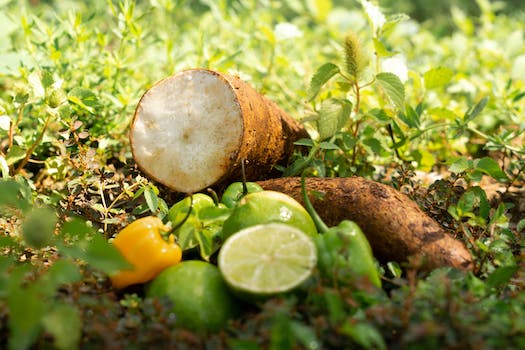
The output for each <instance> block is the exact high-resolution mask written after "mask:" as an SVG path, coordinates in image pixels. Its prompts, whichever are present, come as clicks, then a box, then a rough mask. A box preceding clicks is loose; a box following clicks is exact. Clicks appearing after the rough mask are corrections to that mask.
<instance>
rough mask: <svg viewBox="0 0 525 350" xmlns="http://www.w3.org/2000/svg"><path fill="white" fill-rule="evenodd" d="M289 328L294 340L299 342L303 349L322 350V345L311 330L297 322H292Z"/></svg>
mask: <svg viewBox="0 0 525 350" xmlns="http://www.w3.org/2000/svg"><path fill="white" fill-rule="evenodd" d="M291 328H292V332H293V334H294V336H295V339H297V340H299V342H300V343H301V344H302V345H303V347H304V349H310V350H318V349H321V348H322V344H321V342H320V341H319V339H317V335H316V333H315V330H314V329H313V328H311V327H308V326H306V325H304V324H302V323H300V322H298V321H292V323H291Z"/></svg>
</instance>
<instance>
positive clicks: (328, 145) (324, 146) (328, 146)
mask: <svg viewBox="0 0 525 350" xmlns="http://www.w3.org/2000/svg"><path fill="white" fill-rule="evenodd" d="M319 148H320V149H333V150H340V149H341V148H340V147H339V146H337V145H336V144H335V143H332V142H327V141H323V142H321V143H319Z"/></svg>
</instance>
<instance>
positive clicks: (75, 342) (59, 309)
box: [42, 303, 82, 350]
mask: <svg viewBox="0 0 525 350" xmlns="http://www.w3.org/2000/svg"><path fill="white" fill-rule="evenodd" d="M42 321H43V322H42V323H43V325H44V328H45V330H46V331H47V332H48V333H49V334H51V335H52V336H53V340H54V345H55V346H56V348H57V349H60V350H69V349H78V346H79V343H80V337H81V335H82V318H81V316H80V312H79V311H78V310H77V308H75V307H74V306H72V305H69V304H65V303H57V304H55V305H53V307H52V308H51V310H49V311H48V312H47V313H46V315H45V316H44V318H43V320H42Z"/></svg>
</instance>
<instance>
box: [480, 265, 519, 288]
mask: <svg viewBox="0 0 525 350" xmlns="http://www.w3.org/2000/svg"><path fill="white" fill-rule="evenodd" d="M517 271H518V265H510V266H500V267H498V268H497V269H496V270H494V272H492V273H491V274H490V275H489V276H488V277H487V280H486V284H487V286H488V287H489V288H499V287H502V286H504V285H507V284H508V283H509V281H510V279H511V278H512V276H514V274H515V273H516V272H517Z"/></svg>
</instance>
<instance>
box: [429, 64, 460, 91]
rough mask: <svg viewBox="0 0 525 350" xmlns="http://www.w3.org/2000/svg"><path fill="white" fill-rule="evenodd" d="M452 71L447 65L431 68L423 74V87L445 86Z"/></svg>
mask: <svg viewBox="0 0 525 350" xmlns="http://www.w3.org/2000/svg"><path fill="white" fill-rule="evenodd" d="M453 76H454V72H453V71H452V70H451V69H450V68H447V67H437V68H432V69H430V70H428V71H426V72H425V74H423V79H424V80H425V88H427V89H429V90H430V89H435V88H439V87H442V86H445V85H446V84H448V82H450V80H451V79H452V77H453Z"/></svg>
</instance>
